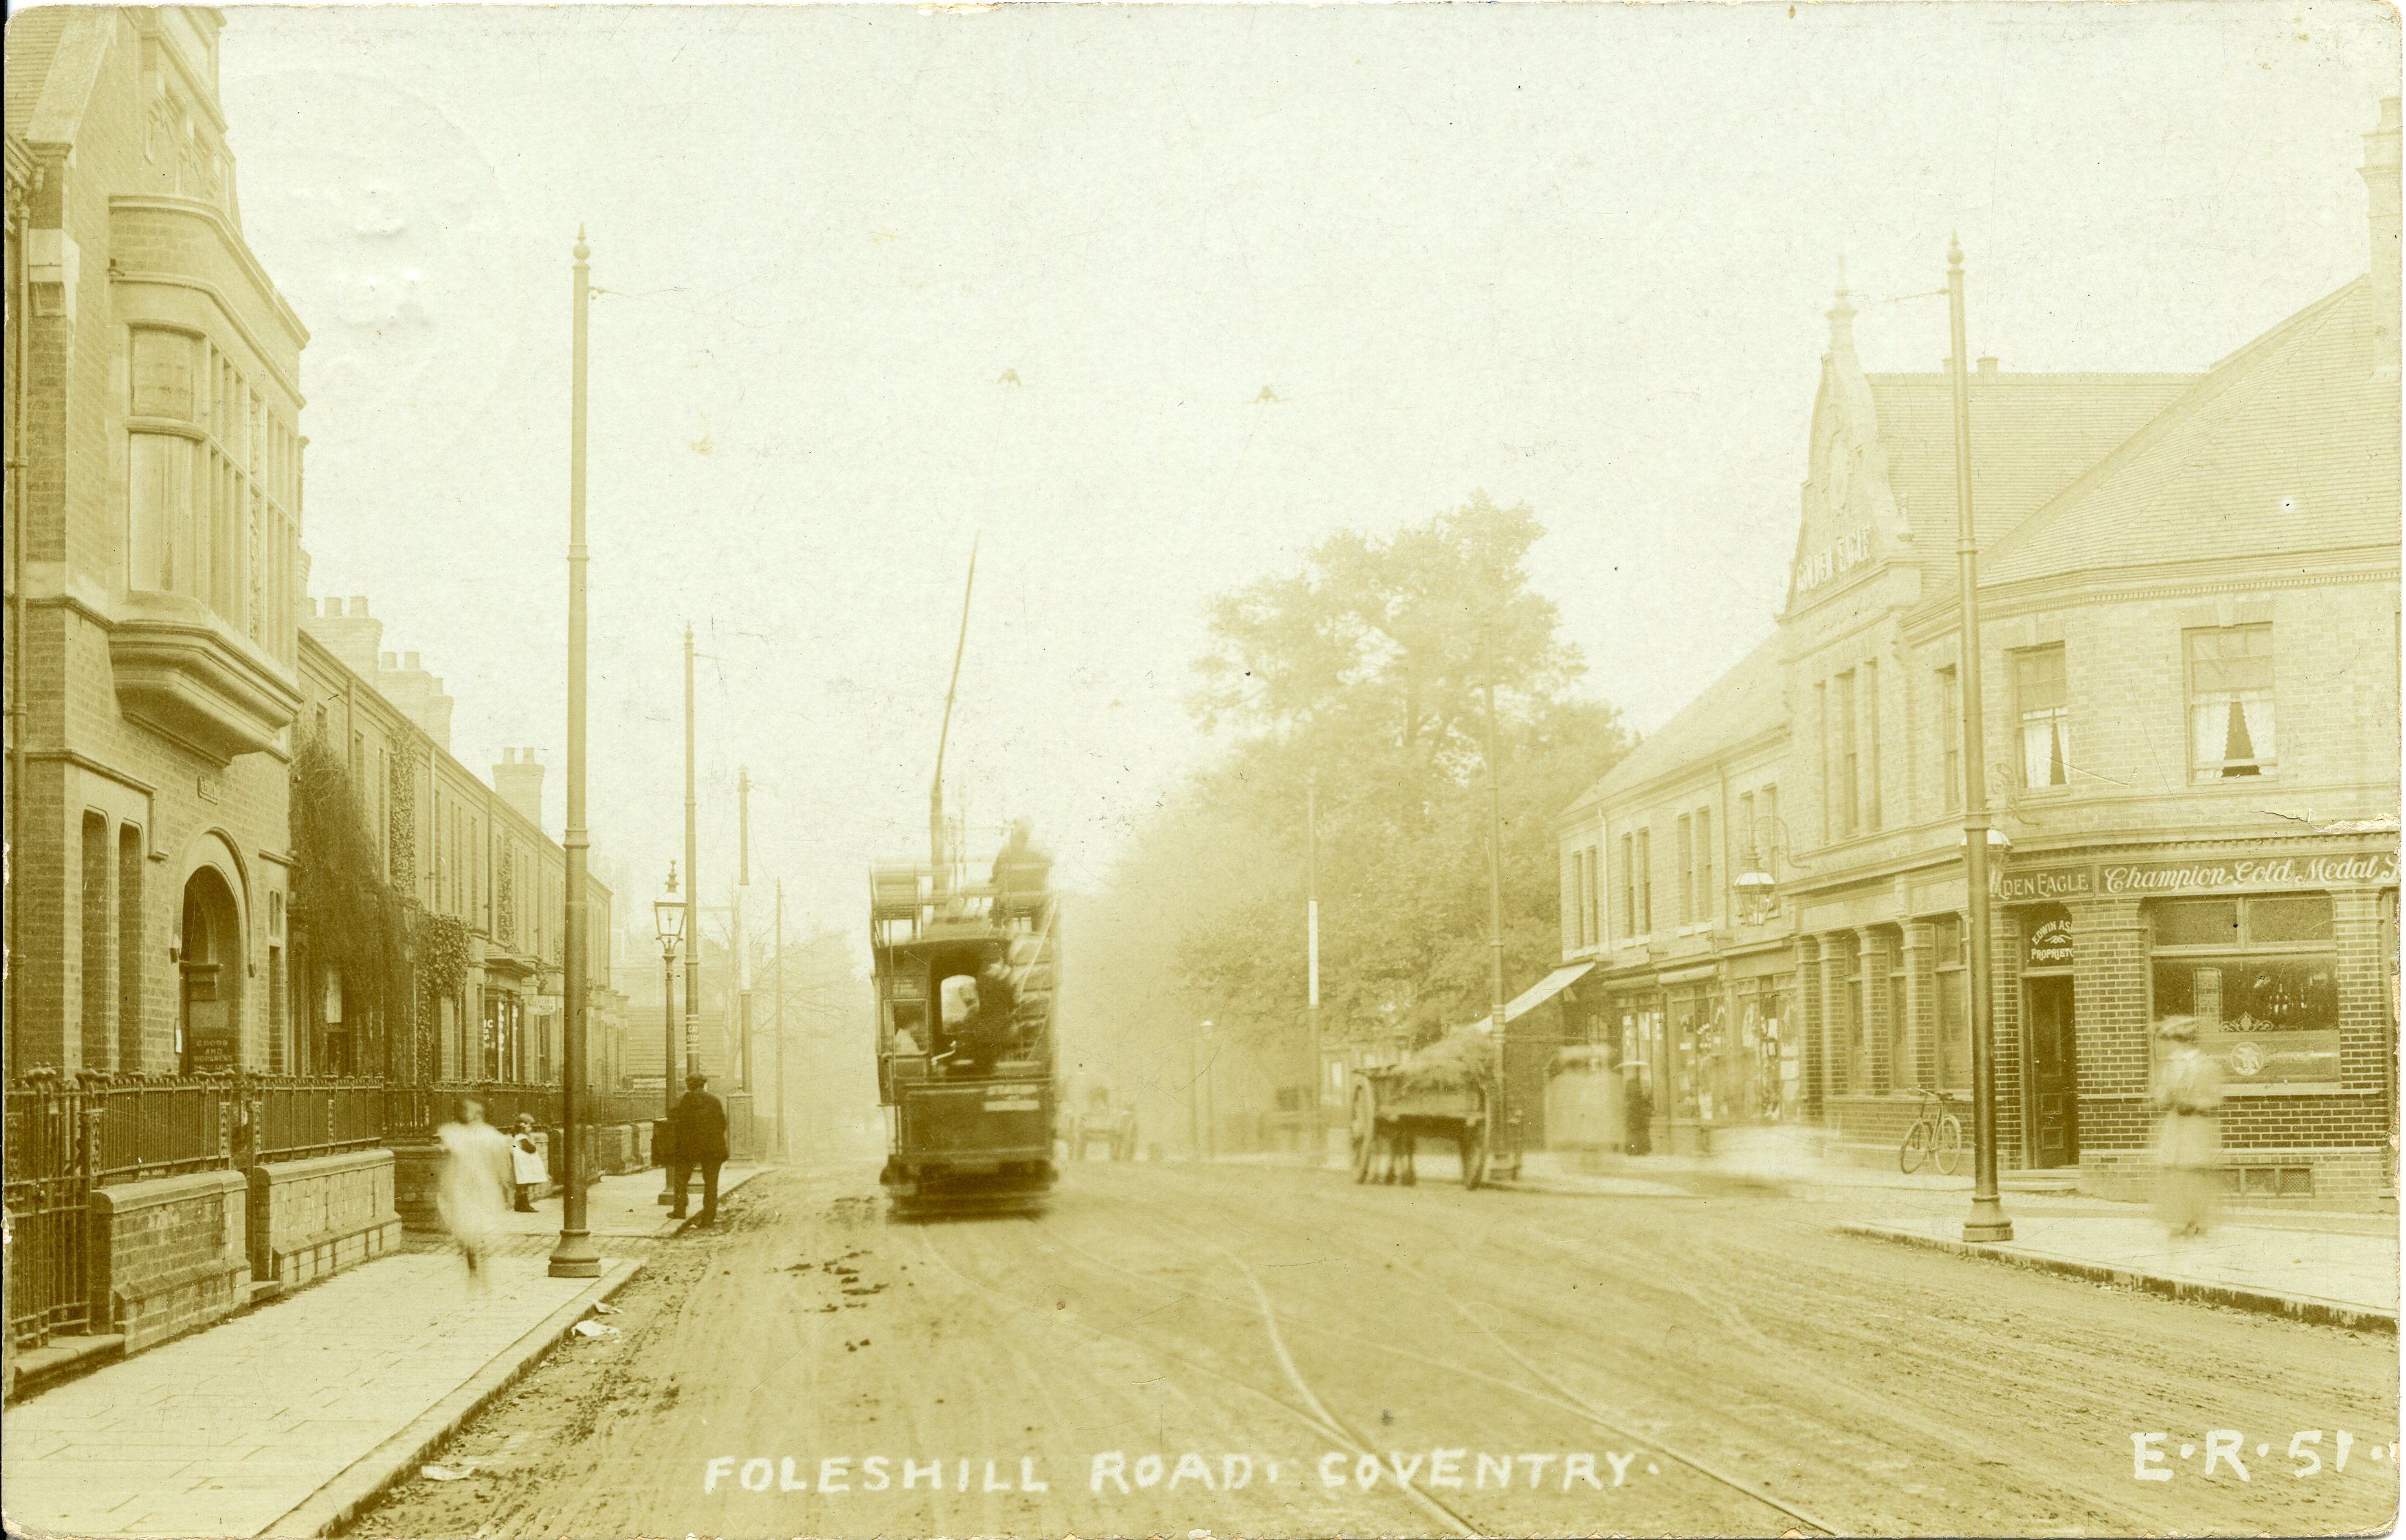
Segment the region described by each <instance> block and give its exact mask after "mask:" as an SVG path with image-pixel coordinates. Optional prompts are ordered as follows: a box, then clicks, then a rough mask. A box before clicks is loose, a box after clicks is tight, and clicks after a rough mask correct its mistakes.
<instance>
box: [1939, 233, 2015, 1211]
mask: <svg viewBox="0 0 2406 1540" xmlns="http://www.w3.org/2000/svg"><path fill="white" fill-rule="evenodd" d="M1946 321H1947V328H1948V332H1949V333H1950V335H1951V337H1952V339H1953V342H1954V356H1953V357H1952V358H1951V359H1949V360H1947V372H1948V374H1951V375H1952V376H1953V380H1954V387H1955V523H1956V539H1955V552H1956V564H1957V567H1958V569H1959V571H1958V574H1957V577H1956V581H1957V583H1958V584H1960V594H1961V600H1962V611H1963V615H1962V621H1963V643H1962V645H1963V657H1962V659H1961V662H1960V669H1961V671H1962V684H1963V690H1962V695H1963V883H1964V887H1965V889H1966V892H1965V895H1964V897H1965V899H1966V901H1967V906H1968V908H1969V910H1970V911H1971V913H1970V925H1971V931H1972V935H1971V942H1972V945H1971V959H1970V960H1971V968H1972V978H1971V993H1972V1212H1971V1216H1970V1217H1969V1218H1967V1219H1966V1220H1964V1222H1963V1238H1964V1239H1965V1240H1969V1241H2000V1240H2011V1239H2013V1238H2014V1222H2013V1221H2012V1220H2009V1219H2007V1218H2006V1217H2005V1209H2004V1205H2003V1203H2002V1202H2000V1201H1999V1199H1998V1197H1997V1047H1996V1038H1995V1031H1996V1010H1995V1006H1996V1002H1995V1000H1994V999H1993V998H1992V996H1991V990H1992V987H1993V980H1994V978H1995V973H1994V959H1993V958H1992V957H1991V956H1990V948H1989V944H1988V943H1989V937H1988V765H1987V759H1988V755H1987V752H1986V751H1987V747H1988V733H1987V724H1986V720H1985V718H1986V714H1987V713H1985V712H1984V711H1983V709H1982V703H1981V699H1980V546H1979V543H1978V541H1977V540H1976V539H1975V538H1974V531H1973V527H1972V393H1971V386H1970V384H1969V382H1968V380H1967V377H1966V375H1965V374H1964V359H1963V245H1962V242H1961V241H1960V240H1949V242H1948V243H1947V251H1946Z"/></svg>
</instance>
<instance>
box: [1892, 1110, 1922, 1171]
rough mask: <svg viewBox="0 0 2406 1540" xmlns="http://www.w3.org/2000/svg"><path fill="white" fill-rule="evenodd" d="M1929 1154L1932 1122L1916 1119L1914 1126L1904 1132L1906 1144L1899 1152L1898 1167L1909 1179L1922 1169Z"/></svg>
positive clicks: (1897, 1157)
mask: <svg viewBox="0 0 2406 1540" xmlns="http://www.w3.org/2000/svg"><path fill="white" fill-rule="evenodd" d="M1929 1154H1930V1120H1929V1119H1928V1118H1916V1119H1914V1120H1913V1126H1912V1127H1911V1128H1908V1129H1906V1130H1905V1131H1904V1144H1903V1145H1902V1146H1900V1147H1899V1148H1898V1150H1897V1152H1896V1164H1897V1166H1898V1168H1899V1169H1900V1170H1902V1171H1904V1174H1905V1175H1906V1176H1908V1177H1909V1176H1911V1175H1913V1174H1914V1173H1915V1172H1916V1171H1918V1170H1920V1169H1921V1163H1922V1161H1923V1160H1924V1159H1926V1158H1928V1156H1929Z"/></svg>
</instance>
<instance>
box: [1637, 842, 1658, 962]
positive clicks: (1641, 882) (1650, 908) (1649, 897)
mask: <svg viewBox="0 0 2406 1540" xmlns="http://www.w3.org/2000/svg"><path fill="white" fill-rule="evenodd" d="M1637 930H1638V934H1640V935H1643V936H1651V935H1653V934H1654V835H1653V833H1652V831H1651V830H1649V829H1639V830H1638V831H1637Z"/></svg>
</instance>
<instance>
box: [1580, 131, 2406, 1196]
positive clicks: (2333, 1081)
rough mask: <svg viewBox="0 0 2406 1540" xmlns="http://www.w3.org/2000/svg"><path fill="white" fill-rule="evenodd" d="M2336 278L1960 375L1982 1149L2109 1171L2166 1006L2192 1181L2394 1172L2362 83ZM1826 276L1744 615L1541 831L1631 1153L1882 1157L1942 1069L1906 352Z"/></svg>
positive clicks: (1936, 468)
mask: <svg viewBox="0 0 2406 1540" xmlns="http://www.w3.org/2000/svg"><path fill="white" fill-rule="evenodd" d="M2362 175H2363V178H2364V182H2365V186H2366V190H2367V193H2368V207H2369V219H2368V233H2369V235H2370V238H2371V264H2370V269H2369V271H2368V272H2367V273H2366V274H2365V276H2361V277H2359V278H2357V279H2356V280H2355V281H2353V282H2351V283H2348V284H2346V285H2344V286H2343V287H2342V288H2341V289H2339V290H2337V291H2336V292H2333V293H2330V294H2328V295H2326V296H2324V297H2323V298H2321V299H2319V300H2317V301H2315V302H2314V304H2309V305H2307V306H2306V307H2305V308H2304V309H2302V310H2300V311H2299V312H2298V313H2297V314H2295V315H2293V316H2291V317H2289V318H2286V320H2283V321H2282V322H2280V323H2279V324H2278V325H2276V326H2274V327H2272V329H2271V330H2270V331H2268V332H2264V333H2262V334H2261V335H2259V336H2256V337H2253V338H2238V337H2234V338H2232V339H2231V340H2232V342H2233V344H2234V345H2235V346H2233V348H2232V350H2231V351H2230V352H2229V354H2228V355H2227V356H2225V357H2224V358H2222V359H2221V360H2218V361H2216V362H2215V363H2214V364H2213V365H2212V366H2211V367H2209V368H2207V369H2204V370H2202V371H2201V372H2197V373H2174V374H2164V373H2145V374H2017V373H2015V372H2013V371H2010V370H2007V369H2004V368H2003V367H2001V366H2000V364H1999V362H1998V360H1995V359H1989V358H1983V359H1980V360H1977V362H1976V364H1975V365H1974V366H1973V369H1972V372H1971V376H1970V387H1969V390H1970V408H1971V423H1972V463H1971V473H1972V475H1971V479H1972V486H1973V494H1974V519H1975V526H1976V534H1975V538H1976V540H1977V542H1978V544H1979V546H1980V551H1981V586H1980V612H1981V617H1982V627H1983V630H1982V643H1983V651H1984V654H1985V657H1983V659H1982V662H1981V669H1980V676H1981V678H1982V681H1983V684H1984V699H1983V701H1982V706H1983V710H1984V713H1985V722H1986V732H1987V741H1986V757H1987V764H1988V774H1989V783H1988V784H1989V798H1988V800H1989V803H1990V806H1991V808H1992V809H1994V810H1995V811H1996V812H1997V823H1998V825H1999V833H1998V835H1997V836H1996V837H1994V838H1993V839H1992V845H1993V846H1994V848H1995V851H1996V855H1997V857H1998V858H1997V860H1996V863H1995V870H1996V875H1995V878H1994V883H1993V886H1994V897H1995V898H1996V899H1997V902H1996V904H1995V906H1994V908H1993V911H1992V912H1993V921H1992V927H1993V932H1994V935H1993V950H1994V956H1995V959H1996V964H1995V968H1994V981H1993V983H1994V996H1993V1002H1994V1011H1995V1023H1996V1039H1995V1040H1996V1048H1997V1065H1998V1085H1999V1095H2000V1110H1999V1129H2000V1138H1999V1144H2000V1151H2001V1157H2002V1160H2003V1165H2005V1166H2007V1167H2009V1168H2010V1167H2023V1168H2047V1167H2060V1168H2068V1169H2073V1170H2076V1171H2077V1173H2078V1177H2079V1180H2080V1183H2081V1185H2082V1186H2083V1188H2084V1189H2087V1190H2089V1191H2093V1192H2096V1193H2100V1194H2136V1193H2138V1192H2140V1191H2143V1190H2144V1183H2145V1182H2146V1181H2147V1180H2148V1168H2147V1146H2148V1142H2149V1136H2150V1131H2151V1128H2152V1123H2153V1114H2152V1111H2151V1109H2150V1106H2149V1102H2148V1091H2149V1077H2150V1074H2151V1070H2152V1067H2153V1053H2154V1047H2153V1045H2154V1040H2155V1039H2154V1038H2153V1034H2152V1030H2151V1029H2152V1026H2153V1024H2155V1023H2156V1022H2158V1021H2159V1020H2161V1019H2162V1018H2164V1017H2167V1016H2172V1015H2190V1016H2196V1017H2199V1018H2201V1020H2202V1022H2203V1031H2202V1037H2201V1040H2202V1043H2203V1045H2204V1046H2205V1047H2206V1048H2207V1049H2208V1051H2210V1052H2211V1053H2214V1054H2215V1056H2216V1057H2218V1058H2219V1059H2220V1061H2221V1062H2222V1065H2223V1067H2224V1070H2225V1073H2226V1076H2227V1081H2228V1084H2229V1107H2228V1109H2227V1111H2226V1114H2225V1116H2224V1119H2223V1123H2224V1136H2225V1144H2226V1148H2227V1151H2228V1158H2229V1167H2230V1169H2229V1181H2230V1183H2231V1184H2232V1186H2233V1187H2234V1188H2236V1189H2238V1190H2240V1191H2243V1192H2245V1193H2249V1194H2257V1195H2259V1196H2263V1197H2267V1198H2272V1199H2275V1200H2277V1199H2282V1198H2292V1199H2297V1200H2301V1201H2302V1200H2309V1199H2311V1200H2314V1201H2320V1202H2331V1201H2340V1202H2348V1201H2364V1202H2372V1201H2377V1200H2379V1199H2381V1198H2382V1197H2383V1196H2384V1195H2385V1194H2394V1193H2395V1171H2394V1161H2395V1154H2394V1149H2395V1146H2394V1143H2393V1136H2394V1134H2395V1131H2396V1128H2397V1087H2396V1085H2395V1083H2394V1066H2395V1063H2396V1056H2397V1030H2398V1018H2397V1007H2398V992H2397V991H2398V983H2397V981H2398V853H2399V822H2398V813H2399V712H2398V702H2399V676H2398V661H2397V660H2398V654H2399V331H2398V328H2399V291H2398V275H2399V179H2398V178H2399V118H2398V104H2397V102H2396V101H2395V100H2392V101H2390V102H2388V103H2386V104H2385V105H2384V107H2383V109H2382V115H2381V119H2380V121H2379V124H2378V126H2377V128H2376V129H2375V130H2374V131H2373V132H2372V133H2371V134H2367V135H2366V138H2365V156H2364V161H2363V164H2362ZM1855 316H1856V312H1855V308H1854V306H1853V304H1851V303H1850V300H1849V297H1848V296H1847V294H1846V293H1845V292H1843V291H1841V292H1840V293H1839V295H1838V297H1837V301H1836V303H1835V304H1834V305H1833V307H1832V308H1831V310H1830V312H1829V322H1830V343H1829V350H1828V352H1827V353H1826V355H1825V356H1824V357H1823V359H1822V363H1821V375H1820V382H1819V391H1818V394H1817V396H1816V399H1815V403H1814V409H1813V417H1812V430H1811V441H1810V443H1809V445H1807V446H1806V447H1807V457H1808V464H1809V472H1808V474H1807V477H1806V479H1805V481H1804V487H1803V489H1802V517H1801V521H1800V528H1799V531H1798V535H1797V542H1796V549H1795V554H1794V559H1793V564H1792V567H1791V570H1790V571H1791V576H1790V586H1789V591H1788V594H1787V596H1786V601H1785V604H1784V605H1783V606H1782V608H1781V609H1780V611H1779V613H1778V615H1777V616H1776V624H1775V626H1774V628H1773V629H1772V631H1771V633H1770V634H1769V635H1768V636H1766V637H1765V638H1764V639H1763V640H1762V643H1760V644H1759V645H1758V646H1756V647H1755V648H1754V649H1753V651H1752V652H1750V653H1749V654H1748V655H1747V656H1746V657H1745V658H1744V659H1743V660H1742V661H1741V662H1740V663H1739V664H1738V665H1737V666H1736V667H1735V668H1734V669H1732V670H1731V671H1729V672H1728V673H1727V674H1725V675H1724V676H1723V677H1722V678H1720V680H1719V681H1717V682H1716V683H1715V684H1713V685H1711V686H1710V687H1709V688H1707V689H1706V690H1705V692H1704V693H1703V694H1702V695H1700V696H1699V697H1698V698H1697V699H1695V700H1694V701H1693V702H1692V703H1691V704H1690V705H1689V706H1688V707H1687V708H1686V709H1685V710H1683V711H1682V712H1680V713H1677V715H1676V716H1675V717H1674V718H1672V720H1671V721H1670V722H1669V723H1667V724H1666V725H1665V726H1664V727H1663V729H1662V730H1661V731H1660V732H1658V733H1656V734H1654V735H1653V736H1652V737H1650V738H1649V739H1648V740H1646V741H1645V742H1643V743H1641V744H1640V745H1639V746H1638V747H1637V748H1636V749H1635V752H1633V753H1632V754H1630V755H1629V756H1628V757H1627V758H1626V759H1624V760H1622V761H1621V763H1619V764H1617V765H1616V766H1615V767H1614V768H1613V769H1612V770H1611V771H1610V772H1609V773H1608V774H1606V775H1605V776H1604V777H1603V778H1602V779H1601V780H1599V781H1598V782H1597V783H1596V784H1595V785H1594V786H1593V787H1592V788H1591V789H1590V790H1589V791H1588V792H1587V793H1586V794H1585V795H1583V796H1582V797H1580V798H1578V800H1577V801H1576V802H1575V803H1574V804H1572V805H1571V806H1570V807H1568V808H1566V809H1564V812H1563V813H1562V815H1561V818H1560V820H1559V825H1558V834H1559V839H1560V848H1561V853H1562V872H1563V886H1564V893H1563V908H1562V913H1563V940H1562V944H1563V956H1564V962H1565V964H1566V965H1577V966H1578V968H1579V969H1580V970H1579V971H1578V972H1577V973H1576V974H1575V975H1562V976H1564V977H1575V978H1576V982H1575V983H1573V984H1571V985H1570V986H1569V987H1570V991H1571V993H1570V995H1569V1002H1570V1003H1569V1007H1568V1010H1567V1013H1566V1014H1567V1020H1568V1021H1569V1022H1570V1023H1571V1024H1572V1027H1571V1035H1572V1036H1573V1037H1575V1038H1586V1039H1588V1040H1589V1041H1590V1042H1592V1043H1593V1044H1597V1045H1601V1046H1602V1047H1603V1048H1604V1049H1605V1050H1606V1053H1607V1055H1608V1056H1609V1057H1611V1058H1612V1059H1613V1060H1614V1061H1616V1062H1617V1063H1618V1064H1619V1065H1620V1066H1621V1073H1622V1074H1623V1075H1624V1076H1626V1077H1628V1078H1630V1079H1633V1080H1636V1081H1641V1082H1642V1083H1644V1084H1645V1085H1646V1087H1647V1088H1648V1090H1649V1093H1650V1095H1651V1100H1652V1112H1653V1120H1652V1121H1653V1128H1652V1136H1653V1140H1654V1148H1655V1149H1657V1150H1661V1149H1663V1148H1665V1147H1666V1146H1668V1147H1674V1148H1680V1149H1687V1148H1693V1147H1694V1146H1696V1145H1698V1144H1700V1143H1709V1141H1710V1139H1711V1137H1712V1131H1713V1130H1714V1129H1715V1128H1716V1127H1720V1126H1724V1125H1727V1124H1730V1123H1748V1122H1788V1123H1804V1124H1807V1125H1811V1126H1816V1127H1821V1128H1826V1129H1829V1130H1832V1131H1834V1133H1835V1134H1836V1135H1837V1136H1838V1137H1839V1138H1840V1139H1841V1140H1842V1141H1843V1142H1844V1144H1845V1145H1846V1146H1847V1147H1851V1149H1852V1150H1853V1151H1855V1152H1857V1153H1859V1154H1861V1156H1863V1157H1864V1158H1866V1159H1887V1158H1891V1157H1892V1154H1893V1151H1894V1150H1895V1148H1896V1144H1897V1141H1898V1139H1899V1137H1900V1136H1901V1135H1902V1133H1903V1132H1904V1128H1905V1126H1906V1125H1907V1124H1908V1123H1909V1122H1910V1121H1911V1119H1912V1117H1913V1116H1914V1114H1915V1112H1916V1110H1917V1109H1918V1105H1919V1095H1918V1093H1919V1091H1920V1089H1921V1088H1923V1087H1940V1088H1948V1089H1951V1090H1953V1091H1954V1092H1956V1093H1958V1094H1961V1095H1968V1093H1969V1089H1970V1085H1971V1054H1970V1022H1969V1018H1970V1002H1969V996H1968V989H1967V982H1966V970H1965V952H1966V947H1965V926H1966V924H1967V906H1966V902H1965V893H1964V886H1963V875H1962V868H1963V862H1962V839H1963V835H1962V824H1961V816H1962V813H1961V798H1962V795H1963V785H1964V782H1963V774H1962V758H1961V752H1960V751H1961V734H1960V721H1961V717H1960V709H1961V697H1960V683H1959V681H1960V673H1959V666H1960V656H1959V650H1958V649H1959V635H1960V613H1961V612H1960V584H1959V583H1958V581H1957V577H1956V549H1957V536H1958V512H1957V499H1956V480H1955V477H1956V459H1955V448H1954V439H1953V429H1952V400H1951V392H1950V383H1949V377H1948V374H1946V372H1945V371H1944V370H1941V371H1939V372H1934V373H1930V374H1872V373H1867V372H1866V371H1865V370H1864V369H1863V367H1862V365H1861V362H1860V360H1858V358H1857V356H1856V350H1855V340H1854V332H1853V329H1854V322H1855Z"/></svg>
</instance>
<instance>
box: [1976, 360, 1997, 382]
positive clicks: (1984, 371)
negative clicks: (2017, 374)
mask: <svg viewBox="0 0 2406 1540" xmlns="http://www.w3.org/2000/svg"><path fill="white" fill-rule="evenodd" d="M1979 365H1980V377H1981V378H1982V379H1984V380H1992V379H1995V378H1996V377H1997V360H1996V359H1995V358H1994V356H1991V357H1988V358H1985V359H1982V360H1979Z"/></svg>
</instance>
